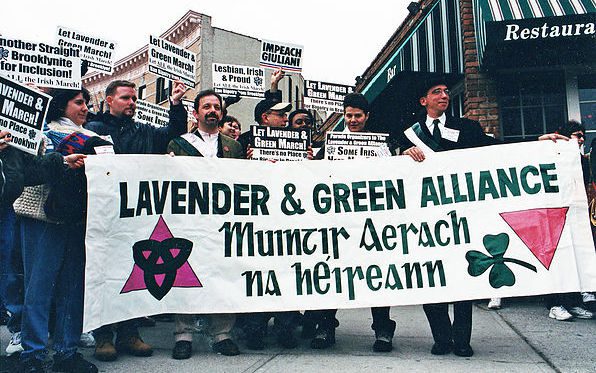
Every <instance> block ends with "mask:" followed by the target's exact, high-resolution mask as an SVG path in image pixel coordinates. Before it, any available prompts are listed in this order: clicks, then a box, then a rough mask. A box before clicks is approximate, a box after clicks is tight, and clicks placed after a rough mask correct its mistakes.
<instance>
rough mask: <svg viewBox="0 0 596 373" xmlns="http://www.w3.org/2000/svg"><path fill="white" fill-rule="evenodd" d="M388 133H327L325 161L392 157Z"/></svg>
mask: <svg viewBox="0 0 596 373" xmlns="http://www.w3.org/2000/svg"><path fill="white" fill-rule="evenodd" d="M388 137H389V135H388V134H386V133H368V132H331V131H329V132H327V134H326V135H325V156H324V159H328V160H338V159H354V158H368V157H381V156H384V155H391V154H390V153H389V149H388V148H387V138H388Z"/></svg>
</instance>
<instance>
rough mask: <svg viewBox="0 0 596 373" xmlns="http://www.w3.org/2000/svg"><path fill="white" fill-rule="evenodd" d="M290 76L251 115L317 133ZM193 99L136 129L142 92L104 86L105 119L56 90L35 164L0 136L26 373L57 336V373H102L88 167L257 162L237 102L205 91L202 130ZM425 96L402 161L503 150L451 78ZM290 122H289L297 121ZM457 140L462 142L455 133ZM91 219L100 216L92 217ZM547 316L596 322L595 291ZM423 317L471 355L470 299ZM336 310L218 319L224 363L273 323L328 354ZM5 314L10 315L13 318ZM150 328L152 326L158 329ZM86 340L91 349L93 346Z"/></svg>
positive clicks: (377, 315)
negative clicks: (89, 281) (89, 317)
mask: <svg viewBox="0 0 596 373" xmlns="http://www.w3.org/2000/svg"><path fill="white" fill-rule="evenodd" d="M283 76H284V73H283V71H281V70H278V71H276V72H275V73H274V74H273V75H272V87H271V89H270V90H269V91H267V92H266V95H265V98H264V99H263V100H261V101H260V102H258V103H257V105H256V106H255V109H254V119H255V123H256V124H259V125H263V126H272V127H286V126H287V127H291V128H302V127H305V126H306V127H310V128H313V129H314V125H315V121H314V118H313V115H312V114H311V112H310V111H308V110H305V109H303V108H297V109H296V110H294V111H291V109H292V105H291V104H290V103H288V102H284V101H283V98H282V94H281V92H280V91H279V90H278V89H277V85H278V83H279V81H280V80H281V79H282V78H283ZM185 92H186V87H185V85H184V84H183V83H182V82H179V81H177V82H175V83H174V86H173V89H172V93H171V96H170V107H169V123H168V125H167V126H164V127H154V126H151V125H148V124H141V123H138V122H135V121H134V114H135V109H136V100H137V91H136V86H135V84H134V83H132V82H129V81H123V80H117V81H113V82H112V83H111V84H109V86H108V87H107V89H106V92H105V97H106V103H107V106H108V111H107V112H104V113H96V114H95V115H93V117H92V118H91V116H90V113H89V111H88V108H87V104H88V102H89V93H88V92H87V90H86V89H84V88H82V89H80V90H64V89H54V90H51V91H50V92H49V94H50V95H51V96H52V97H53V99H52V101H51V103H50V107H49V110H48V114H47V118H46V121H47V131H46V132H45V141H44V144H43V146H42V151H41V153H40V155H38V156H30V155H26V154H25V153H22V152H20V151H18V150H16V149H15V148H12V147H10V146H8V143H9V142H10V136H9V134H8V132H6V131H2V132H0V140H2V141H1V142H2V144H0V171H1V172H2V176H3V177H2V178H0V183H2V184H1V185H0V192H1V193H2V194H1V195H0V197H1V199H0V228H1V232H0V234H1V235H0V240H1V245H0V250H1V253H0V254H1V256H2V257H1V259H2V261H1V265H2V268H0V270H1V271H0V274H2V281H1V284H2V289H1V290H2V291H1V292H0V296H1V300H2V302H3V303H4V307H6V309H7V310H8V312H9V317H7V316H6V315H1V314H0V316H1V317H3V318H4V321H6V322H7V326H8V329H9V331H10V332H11V333H12V339H11V341H10V343H9V345H8V347H7V349H6V353H7V354H8V355H12V354H20V361H21V364H22V366H23V370H24V371H25V372H41V371H44V370H45V365H44V361H45V359H46V357H47V354H48V335H50V334H51V335H52V338H53V350H54V355H53V367H52V369H53V370H54V371H57V372H97V367H96V366H95V364H93V363H92V362H90V361H88V360H86V359H84V358H83V357H82V355H81V354H80V353H78V352H77V345H78V344H79V343H81V340H82V338H83V340H87V341H88V340H89V339H90V335H89V334H82V315H83V296H84V289H83V283H84V268H85V242H84V237H85V219H86V215H87V211H86V190H85V189H86V184H85V175H84V158H85V156H86V155H87V154H106V153H115V154H172V155H173V156H197V157H210V158H236V159H244V158H251V157H252V149H251V147H250V143H251V134H250V131H245V132H244V133H241V128H242V127H241V124H240V122H239V121H238V119H236V118H235V117H234V116H232V115H229V114H228V113H227V112H228V110H229V107H230V106H231V104H232V103H233V100H232V101H227V100H225V99H223V98H222V97H221V96H220V95H219V94H217V93H216V92H215V91H213V90H204V91H201V92H200V93H198V94H197V96H196V97H195V98H194V110H193V113H192V114H193V116H194V118H195V119H196V121H197V123H196V125H194V126H193V127H192V128H190V129H189V128H188V127H187V113H186V109H185V108H184V105H183V104H182V102H181V100H182V97H183V96H184V94H185ZM418 96H419V103H420V106H421V109H422V110H421V113H420V117H419V118H418V119H417V121H416V123H414V124H413V125H412V126H411V127H410V128H408V129H407V130H406V131H404V133H403V136H401V137H400V138H399V139H398V141H397V143H398V144H399V148H398V149H395V147H394V146H391V148H392V151H393V153H394V155H403V156H409V157H411V158H412V159H414V160H415V161H417V162H423V161H424V160H425V158H426V156H425V153H426V152H428V151H429V149H430V151H434V152H441V151H447V150H452V149H465V148H473V147H480V146H489V145H493V144H498V143H499V141H498V140H497V139H495V138H494V137H492V136H488V135H486V134H485V133H484V132H483V130H482V127H481V126H480V124H479V123H478V122H476V121H472V120H469V119H466V118H455V117H453V116H450V115H449V114H448V108H449V104H450V91H449V87H448V85H447V84H446V83H445V81H443V80H433V81H427V82H425V84H423V89H422V90H421V92H420V94H419V95H418ZM343 109H344V113H343V114H344V122H345V131H349V132H368V131H369V127H368V120H369V115H370V108H369V103H368V102H367V100H366V98H365V97H364V96H363V95H362V94H359V93H351V94H348V95H346V96H345V99H344V105H343ZM288 113H289V115H288ZM453 133H457V134H458V135H457V137H453V136H447V134H453ZM584 134H585V129H584V128H583V127H582V126H581V124H579V123H576V122H570V123H567V124H565V125H563V126H561V128H560V129H559V131H558V133H552V134H546V135H543V136H540V137H539V138H538V139H539V140H553V141H556V140H559V139H561V140H566V139H568V138H575V139H577V140H578V143H579V144H580V146H581V145H582V144H583V138H584ZM323 154H324V147H323V148H322V149H321V150H319V151H318V152H316V153H315V152H313V149H312V147H311V148H309V150H308V157H307V158H308V159H310V160H316V159H321V158H323ZM582 162H583V164H584V165H585V170H584V172H585V175H586V183H587V184H590V183H592V182H593V180H591V176H590V175H592V173H591V170H590V164H589V158H587V157H584V156H583V155H582ZM90 213H93V212H92V211H91V212H90ZM546 298H547V305H548V308H549V316H550V317H551V318H554V319H557V320H569V319H570V318H572V317H579V318H592V317H593V313H592V312H593V311H594V306H595V305H596V301H595V299H594V295H593V294H591V293H582V294H577V293H574V294H552V295H549V296H547V297H546ZM500 306H501V301H500V299H493V300H491V304H489V308H499V307H500ZM423 307H424V312H425V314H426V316H427V318H428V321H429V324H430V330H431V333H432V336H433V339H434V345H433V346H432V348H431V350H430V351H431V353H432V354H435V355H443V354H448V353H451V352H453V353H454V354H455V355H457V356H462V357H469V356H472V355H473V354H474V351H473V349H472V347H471V343H470V338H471V331H472V301H462V302H456V303H454V305H453V307H454V319H453V321H452V320H451V319H450V317H449V313H448V309H449V304H447V303H440V304H426V305H424V306H423ZM336 312H337V310H334V309H330V310H314V311H306V312H304V313H303V314H302V313H300V312H299V311H298V310H296V311H290V312H275V313H249V314H242V315H234V314H211V315H207V316H204V317H202V318H201V320H205V319H206V320H207V321H208V326H207V328H206V330H207V332H208V333H209V334H210V335H211V337H212V338H213V345H212V348H213V351H214V352H216V353H220V354H223V355H227V356H233V355H237V354H239V353H240V348H239V347H238V345H237V342H236V341H234V333H232V330H233V328H238V329H239V330H241V331H242V334H243V335H244V336H245V338H246V343H245V346H246V348H247V349H252V350H260V349H264V348H265V347H266V345H265V335H266V334H267V332H268V330H267V329H268V324H269V321H270V319H271V318H273V319H274V322H273V324H274V328H273V331H274V335H275V337H276V338H275V340H276V341H277V343H278V344H279V345H280V346H282V347H284V348H294V347H296V346H297V345H298V340H297V338H296V329H297V328H298V327H299V326H300V325H301V327H302V332H301V336H302V337H303V338H309V339H311V342H310V346H311V347H312V348H313V349H326V348H331V347H332V346H333V345H334V344H335V342H336V341H335V329H336V328H337V327H338V326H339V325H340V320H338V318H337V317H336V316H337V314H336ZM371 313H372V320H373V323H372V326H371V327H372V330H373V331H374V338H375V341H374V344H373V345H372V349H373V350H374V351H376V352H389V351H392V349H393V343H392V339H393V336H394V334H395V332H396V330H395V329H396V323H395V321H393V320H392V319H391V317H390V307H375V308H372V309H371ZM7 315H8V314H7ZM173 321H174V322H175V323H174V327H173V330H172V332H173V334H174V347H173V350H172V357H173V358H174V359H188V358H190V357H191V355H192V337H193V331H195V329H196V316H195V315H173ZM143 322H147V319H146V318H145V319H134V320H128V321H124V322H119V323H117V324H112V325H104V326H102V327H100V328H99V329H97V330H95V331H93V332H92V334H91V335H92V338H94V340H95V353H94V356H95V358H96V359H97V360H100V361H113V360H115V359H117V357H118V354H123V353H125V354H131V355H134V356H140V357H148V356H151V355H152V353H153V349H152V347H151V346H150V345H148V344H147V343H145V342H144V341H143V339H142V337H141V335H140V334H139V325H141V324H142V323H143ZM149 322H151V320H149ZM87 343H88V342H87Z"/></svg>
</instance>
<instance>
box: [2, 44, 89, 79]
mask: <svg viewBox="0 0 596 373" xmlns="http://www.w3.org/2000/svg"><path fill="white" fill-rule="evenodd" d="M79 54H80V52H79V50H78V49H76V48H68V47H56V46H53V45H48V44H44V43H33V42H29V41H24V40H20V39H7V38H4V37H0V75H2V76H5V77H7V78H10V79H13V80H16V81H18V82H21V83H33V84H35V85H36V86H38V87H51V88H66V89H80V88H81V59H80V58H79Z"/></svg>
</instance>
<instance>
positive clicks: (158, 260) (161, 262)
mask: <svg viewBox="0 0 596 373" xmlns="http://www.w3.org/2000/svg"><path fill="white" fill-rule="evenodd" d="M156 263H157V264H163V259H162V258H161V256H160V257H159V258H157V261H156Z"/></svg>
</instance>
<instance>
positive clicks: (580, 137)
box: [571, 132, 585, 139]
mask: <svg viewBox="0 0 596 373" xmlns="http://www.w3.org/2000/svg"><path fill="white" fill-rule="evenodd" d="M571 136H575V137H577V138H578V139H583V138H585V135H584V134H583V133H581V132H574V133H572V134H571Z"/></svg>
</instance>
